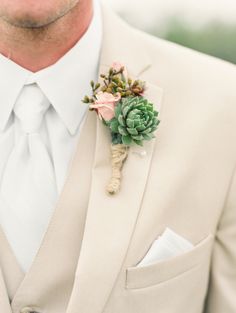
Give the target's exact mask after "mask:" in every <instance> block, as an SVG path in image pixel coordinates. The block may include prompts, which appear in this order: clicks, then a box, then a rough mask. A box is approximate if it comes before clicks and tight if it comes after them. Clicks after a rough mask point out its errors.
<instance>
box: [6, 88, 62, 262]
mask: <svg viewBox="0 0 236 313" xmlns="http://www.w3.org/2000/svg"><path fill="white" fill-rule="evenodd" d="M32 99H33V100H32ZM49 106H50V103H49V101H48V99H47V98H46V97H45V96H44V94H43V93H42V91H41V90H40V88H39V87H38V86H37V85H36V84H31V85H26V86H24V87H23V89H22V92H21V93H20V95H19V97H18V98H17V101H16V103H15V107H14V113H15V122H17V120H18V123H19V126H20V129H21V130H22V133H21V135H20V137H19V139H18V140H17V142H15V146H14V147H13V150H12V152H11V154H10V156H9V158H8V161H7V163H6V167H5V170H4V173H3V178H2V185H1V197H2V200H3V201H4V203H5V205H4V210H7V214H2V215H3V217H2V218H4V227H5V229H4V231H5V234H6V236H7V237H8V240H9V241H10V242H11V245H12V248H13V250H14V252H15V254H16V256H17V255H20V256H21V258H23V257H24V258H27V259H21V260H19V263H20V264H27V268H29V265H31V263H32V261H33V259H34V257H35V255H36V252H37V250H38V248H39V246H40V243H41V241H42V238H43V235H44V232H45V230H46V228H47V226H48V222H49V220H50V217H51V214H52V211H53V207H54V205H55V200H56V196H57V190H56V180H55V172H54V168H53V164H52V161H51V158H50V155H49V152H48V150H47V147H46V145H45V144H44V142H43V140H42V139H43V138H41V135H40V132H39V130H40V128H41V127H42V122H43V117H44V114H45V112H46V110H47V109H48V108H49ZM35 227H37V228H39V229H40V232H37V233H38V235H36V232H34V228H35ZM17 229H20V231H19V233H18V232H17ZM22 251H23V252H24V253H22ZM18 252H19V253H18ZM29 252H30V253H29ZM22 268H23V265H22Z"/></svg>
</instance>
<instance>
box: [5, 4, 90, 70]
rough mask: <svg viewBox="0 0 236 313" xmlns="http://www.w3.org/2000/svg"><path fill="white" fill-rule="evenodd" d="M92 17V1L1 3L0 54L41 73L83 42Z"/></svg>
mask: <svg viewBox="0 0 236 313" xmlns="http://www.w3.org/2000/svg"><path fill="white" fill-rule="evenodd" d="M92 15H93V5H92V0H37V1H36V0H0V53H1V54H3V55H4V56H6V57H9V58H10V59H11V60H12V61H14V62H15V63H17V64H19V65H20V66H22V67H24V68H26V69H28V70H30V71H32V72H36V71H39V70H41V69H43V68H45V67H48V66H50V65H52V64H53V63H55V62H56V61H57V60H58V59H60V58H61V57H62V56H63V55H64V54H65V53H66V52H67V51H68V50H70V49H71V48H72V47H73V46H74V45H75V43H76V42H77V41H78V40H80V38H81V37H82V36H83V34H84V33H85V32H86V30H87V28H88V26H89V24H90V22H91V19H92Z"/></svg>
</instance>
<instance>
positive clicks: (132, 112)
mask: <svg viewBox="0 0 236 313" xmlns="http://www.w3.org/2000/svg"><path fill="white" fill-rule="evenodd" d="M159 123H160V120H159V119H158V112H157V111H156V110H155V109H154V107H153V104H152V103H150V102H148V100H147V99H145V98H143V97H141V96H137V97H127V98H122V99H121V100H120V102H119V103H118V104H117V105H116V108H115V117H114V118H113V119H112V120H111V121H109V124H108V126H109V127H110V129H111V134H112V143H113V144H119V143H122V144H125V145H130V144H132V143H136V144H138V145H141V146H142V145H143V141H144V140H151V139H152V138H154V137H155V136H154V135H153V132H154V131H155V130H156V129H157V126H158V124H159Z"/></svg>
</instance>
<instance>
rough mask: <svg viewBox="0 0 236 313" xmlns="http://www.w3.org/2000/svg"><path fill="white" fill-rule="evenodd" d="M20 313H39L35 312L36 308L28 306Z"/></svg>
mask: <svg viewBox="0 0 236 313" xmlns="http://www.w3.org/2000/svg"><path fill="white" fill-rule="evenodd" d="M20 313H39V312H36V311H35V310H34V308H32V307H29V306H26V307H24V308H22V309H21V310H20Z"/></svg>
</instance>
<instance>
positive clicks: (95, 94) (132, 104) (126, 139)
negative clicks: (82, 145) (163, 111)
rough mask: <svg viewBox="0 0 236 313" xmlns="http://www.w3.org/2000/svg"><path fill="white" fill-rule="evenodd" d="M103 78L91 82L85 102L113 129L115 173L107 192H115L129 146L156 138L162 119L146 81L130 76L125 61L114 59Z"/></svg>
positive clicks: (101, 76) (112, 147) (118, 185)
mask: <svg viewBox="0 0 236 313" xmlns="http://www.w3.org/2000/svg"><path fill="white" fill-rule="evenodd" d="M100 78H101V80H102V83H96V84H95V83H94V82H93V81H92V82H91V83H90V84H91V87H92V97H88V96H85V97H84V100H83V102H85V103H87V104H89V109H90V110H92V111H95V112H96V113H97V115H98V117H99V118H100V120H101V121H102V122H103V123H104V125H105V126H106V127H108V128H109V129H110V132H111V142H112V145H111V162H112V176H111V180H110V182H109V184H108V186H107V191H108V193H109V194H116V193H117V192H118V190H119V189H120V184H121V170H122V167H123V164H124V162H125V160H126V158H127V156H128V149H129V147H130V146H131V145H133V144H137V145H141V146H142V145H143V142H144V141H145V140H151V139H153V138H154V137H155V136H154V132H155V131H156V129H157V127H158V125H159V123H160V120H159V119H158V114H159V113H158V111H156V110H155V108H154V106H153V104H152V103H150V102H149V101H148V100H147V99H146V98H145V88H146V87H145V82H143V81H141V80H134V81H133V80H132V79H131V78H128V71H127V69H126V67H125V66H124V65H123V64H121V63H119V62H114V63H113V65H112V66H111V68H110V69H109V71H108V73H107V74H101V75H100Z"/></svg>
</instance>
